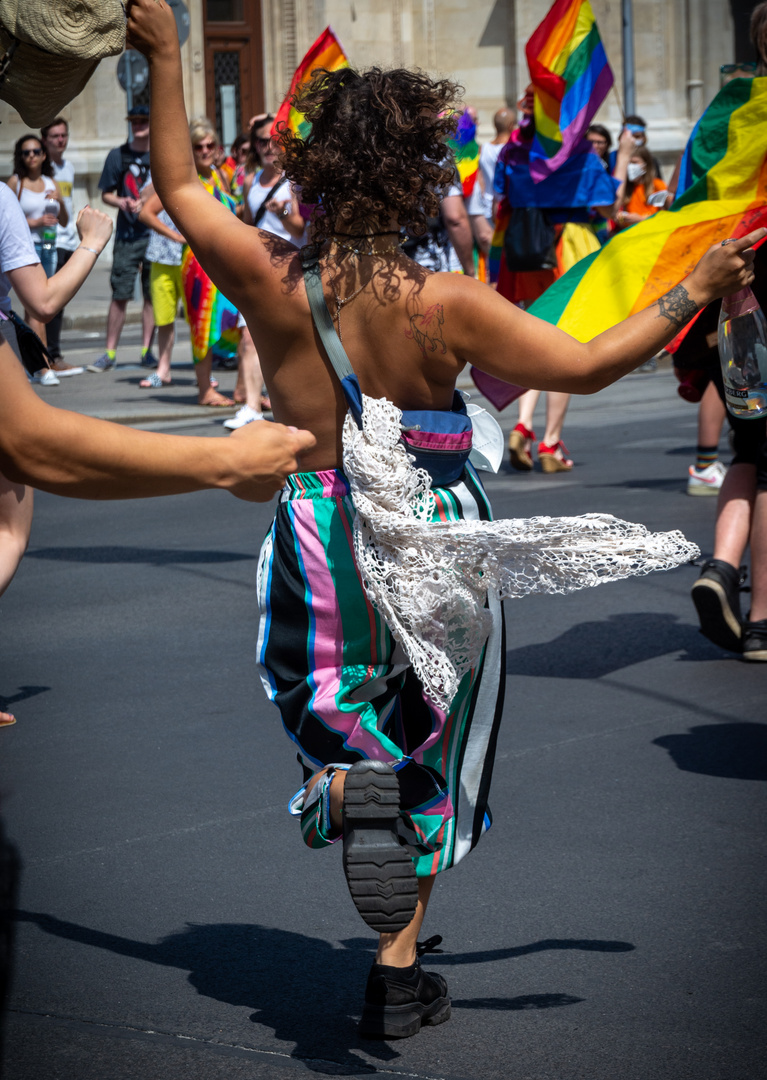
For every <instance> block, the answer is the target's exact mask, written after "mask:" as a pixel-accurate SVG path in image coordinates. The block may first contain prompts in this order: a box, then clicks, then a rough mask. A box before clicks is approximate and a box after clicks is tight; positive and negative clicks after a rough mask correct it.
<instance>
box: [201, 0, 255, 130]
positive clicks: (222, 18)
mask: <svg viewBox="0 0 767 1080" xmlns="http://www.w3.org/2000/svg"><path fill="white" fill-rule="evenodd" d="M203 11H204V23H203V29H204V35H205V99H206V103H207V113H208V116H209V117H210V119H211V120H213V122H214V123H215V125H216V130H217V131H218V133H219V136H220V138H221V140H222V142H223V144H224V146H226V147H227V149H228V148H229V145H230V144H231V142H232V140H233V139H234V137H235V135H237V134H238V132H240V131H244V130H245V129H246V128H247V124H248V120H249V119H250V117H251V116H254V115H255V114H256V113H260V112H263V111H264V100H265V93H264V57H263V43H262V37H261V3H260V0H204V6H203Z"/></svg>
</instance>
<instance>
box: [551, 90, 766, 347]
mask: <svg viewBox="0 0 767 1080" xmlns="http://www.w3.org/2000/svg"><path fill="white" fill-rule="evenodd" d="M766 154H767V78H758V79H733V81H732V82H730V83H728V84H727V86H725V87H724V89H723V90H720V92H719V93H718V94H717V96H716V97H715V98H714V100H713V101H712V103H711V105H710V106H709V107H708V109H707V110H706V112H705V113H704V114H703V116H702V117H701V119H700V121H699V122H698V124H697V126H696V128H695V129H694V131H693V135H692V137H691V139H690V143H689V144H688V147H687V150H686V151H685V157H684V159H683V162H684V161H687V162H688V167H685V166H684V165H683V167H682V170H681V171H682V174H683V175H682V181H683V184H686V185H687V187H686V189H685V190H684V194H683V195H682V196H681V197H679V198H677V199H675V201H674V203H673V204H672V206H671V209H670V210H661V211H659V212H658V213H657V214H654V215H653V216H652V217H650V218H646V219H645V220H644V221H641V222H639V224H638V225H634V226H632V227H631V228H630V229H626V230H625V231H624V232H620V233H618V234H617V235H616V236H615V237H613V239H612V240H610V241H609V243H607V244H606V245H605V246H604V247H603V248H602V249H601V250H600V251H598V252H596V253H595V254H593V255H589V256H587V257H586V258H585V259H582V260H581V261H580V262H579V263H576V265H575V266H574V267H573V268H572V270H570V271H568V273H566V274H565V275H564V276H563V277H561V278H559V280H558V281H555V282H554V284H553V285H552V286H551V287H550V288H549V289H547V290H546V292H545V293H544V294H543V296H541V297H540V298H539V299H538V300H536V301H535V303H534V304H533V305H532V306H531V307H530V312H531V313H532V314H533V315H537V316H538V318H540V319H544V320H545V321H546V322H549V323H555V324H556V325H557V326H558V327H559V328H560V329H562V330H565V331H566V332H567V333H568V334H571V335H572V336H573V337H574V338H577V339H578V341H590V340H591V338H593V337H596V335H597V334H601V333H602V332H603V331H604V330H609V329H610V327H612V326H615V325H616V324H617V323H619V322H621V321H622V320H623V319H626V318H628V316H629V315H633V314H634V313H635V312H637V311H642V310H644V308H646V307H649V306H650V304H652V303H653V302H654V301H655V300H657V299H658V298H659V297H660V296H663V295H664V293H667V292H668V291H669V289H672V288H673V287H674V286H675V285H678V284H679V282H680V281H681V280H682V279H683V278H685V277H686V276H687V275H688V274H689V273H690V272H691V270H692V269H693V268H694V266H695V264H696V263H697V262H698V260H699V259H700V257H701V256H702V255H703V254H704V253H705V252H706V250H707V249H708V248H709V247H710V246H711V245H712V244H716V243H719V242H721V241H722V240H724V239H725V238H726V237H729V236H731V237H735V238H738V237H741V236H745V235H746V234H747V233H749V232H751V231H752V230H753V229H758V228H761V227H762V226H767V157H766V156H765V155H766ZM685 168H686V172H685Z"/></svg>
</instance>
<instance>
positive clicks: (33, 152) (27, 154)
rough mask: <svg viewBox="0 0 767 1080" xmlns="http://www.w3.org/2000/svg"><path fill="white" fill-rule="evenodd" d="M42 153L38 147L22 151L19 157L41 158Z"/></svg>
mask: <svg viewBox="0 0 767 1080" xmlns="http://www.w3.org/2000/svg"><path fill="white" fill-rule="evenodd" d="M42 153H43V151H42V150H41V149H40V147H39V146H38V148H37V149H36V150H22V151H21V156H22V157H41V156H42Z"/></svg>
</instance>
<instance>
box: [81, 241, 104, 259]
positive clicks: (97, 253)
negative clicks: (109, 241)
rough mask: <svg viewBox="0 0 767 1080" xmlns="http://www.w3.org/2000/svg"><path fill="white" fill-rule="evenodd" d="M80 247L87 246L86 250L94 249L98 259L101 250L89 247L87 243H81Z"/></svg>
mask: <svg viewBox="0 0 767 1080" xmlns="http://www.w3.org/2000/svg"><path fill="white" fill-rule="evenodd" d="M80 247H81V248H85V250H86V251H92V252H93V254H94V255H95V256H96V258H97V259H98V257H99V255H100V254H101V252H100V251H97V250H96V248H92V247H88V245H87V244H80Z"/></svg>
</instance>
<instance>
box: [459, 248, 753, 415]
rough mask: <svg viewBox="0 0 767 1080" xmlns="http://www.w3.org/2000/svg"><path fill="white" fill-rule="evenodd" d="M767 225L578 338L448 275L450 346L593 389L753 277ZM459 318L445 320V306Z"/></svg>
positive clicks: (527, 375)
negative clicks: (640, 305) (646, 302)
mask: <svg viewBox="0 0 767 1080" xmlns="http://www.w3.org/2000/svg"><path fill="white" fill-rule="evenodd" d="M765 235H767V229H757V230H756V231H755V232H752V233H750V234H749V235H748V236H746V237H744V238H743V239H742V240H733V241H731V242H730V243H728V244H726V245H725V246H722V245H721V244H716V245H715V246H714V247H712V248H710V249H709V250H708V251H707V252H706V254H705V255H704V256H703V258H702V259H701V260H700V262H699V263H698V265H697V266H696V267H695V269H694V270H693V271H692V273H691V274H689V275H688V277H686V278H685V279H684V281H683V282H681V284H679V285H676V286H675V287H674V288H673V289H671V290H670V291H669V292H668V293H666V295H665V296H662V297H660V299H659V300H656V301H655V303H654V304H651V305H650V306H649V307H648V308H646V309H645V310H644V311H640V312H638V313H637V314H636V315H632V316H631V317H630V318H628V319H625V320H624V321H623V322H621V323H619V324H618V325H617V326H614V327H612V329H610V330H606V331H605V332H604V333H602V334H599V335H598V336H597V337H595V338H593V339H592V340H591V341H589V342H586V343H585V344H584V343H581V342H579V341H576V340H575V338H572V337H570V335H569V334H566V333H564V332H563V331H562V330H559V329H557V327H556V326H551V325H550V324H549V323H546V322H543V321H542V320H541V319H537V318H535V316H533V315H529V314H527V313H526V312H524V311H520V310H519V308H517V307H515V306H514V305H513V304H510V303H509V302H508V301H507V300H504V298H503V297H502V296H499V295H498V293H495V292H493V291H492V290H491V289H487V288H485V287H483V286H482V285H480V284H479V283H477V284H475V283H474V282H471V281H466V280H465V279H458V278H455V277H453V278H451V277H448V276H447V275H445V285H446V288H447V289H449V290H450V292H449V293H447V294H446V296H449V297H451V298H452V297H454V298H455V299H456V300H457V303H456V304H455V308H453V305H452V303H451V306H450V308H449V309H448V308H447V306H446V310H445V331H446V336H447V335H448V334H449V344H450V345H452V347H453V349H454V351H455V353H456V354H457V355H458V356H459V357H460V359H461V360H463V361H464V362H467V363H471V364H474V366H475V367H478V368H479V369H480V370H481V371H486V372H487V373H488V374H489V375H495V376H496V377H497V378H499V379H504V380H505V381H507V382H513V383H517V384H518V385H520V386H527V387H529V388H530V389H531V390H561V391H564V392H565V393H571V394H593V393H595V392H596V391H597V390H601V389H602V388H603V387H605V386H609V384H610V383H612V382H615V380H616V379H619V378H620V377H621V376H622V375H627V374H628V373H629V372H630V371H633V370H634V368H636V367H638V366H639V365H640V364H642V363H644V361H646V360H649V359H650V357H651V356H654V355H655V354H656V353H657V352H659V351H660V350H661V349H662V348H663V347H664V345H667V344H668V343H669V342H670V341H671V339H672V338H674V337H675V336H676V335H677V333H678V332H679V330H680V329H681V328H682V327H683V326H684V325H685V324H686V323H687V322H689V320H690V319H691V318H692V317H693V315H695V314H696V312H698V311H699V310H700V309H701V308H703V307H705V306H706V304H709V303H711V302H712V301H713V300H717V299H719V298H720V297H722V296H726V295H728V294H729V293H732V292H736V291H737V290H738V289H741V288H743V287H744V286H745V285H749V284H750V283H751V282H752V281H753V280H754V272H753V262H754V250H753V247H751V245H752V244H755V243H757V242H758V241H759V240H761V239H762V238H763V237H764V236H765ZM453 311H455V323H454V326H453V328H452V329H450V328H449V326H448V312H450V313H451V314H452V312H453Z"/></svg>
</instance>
